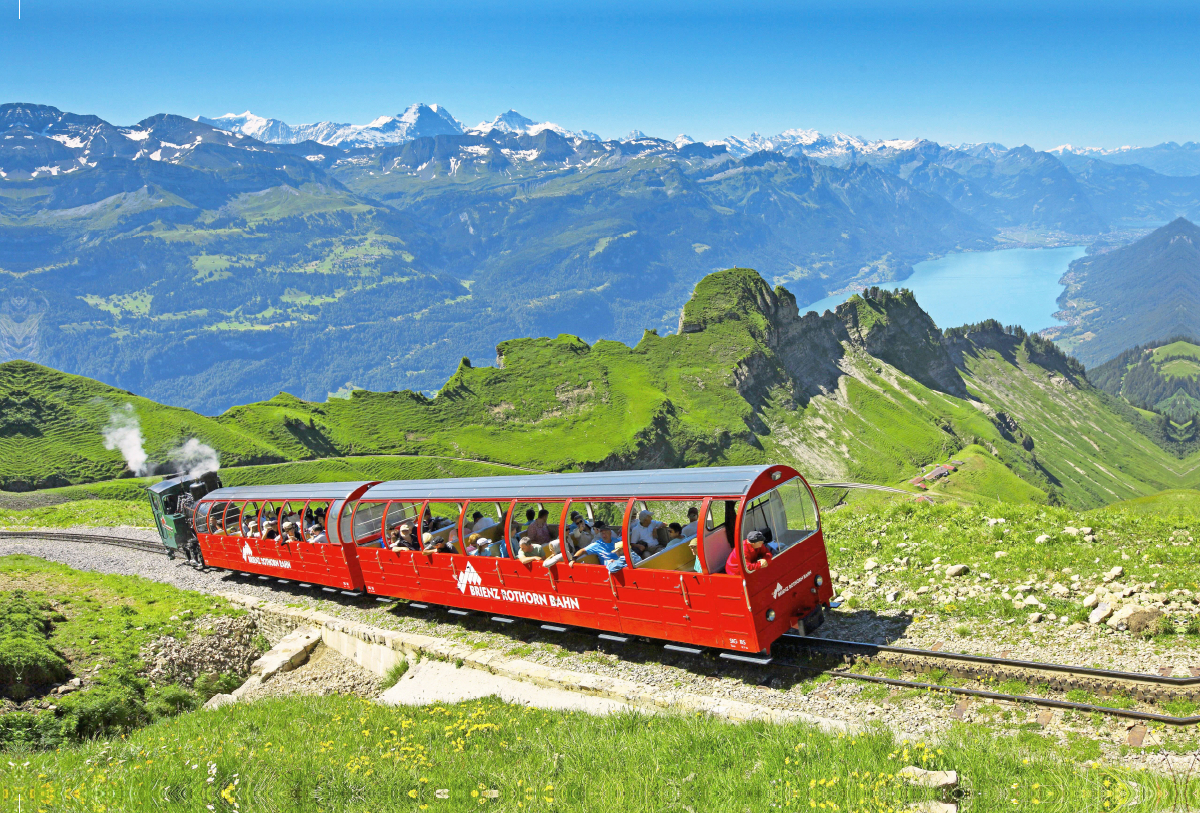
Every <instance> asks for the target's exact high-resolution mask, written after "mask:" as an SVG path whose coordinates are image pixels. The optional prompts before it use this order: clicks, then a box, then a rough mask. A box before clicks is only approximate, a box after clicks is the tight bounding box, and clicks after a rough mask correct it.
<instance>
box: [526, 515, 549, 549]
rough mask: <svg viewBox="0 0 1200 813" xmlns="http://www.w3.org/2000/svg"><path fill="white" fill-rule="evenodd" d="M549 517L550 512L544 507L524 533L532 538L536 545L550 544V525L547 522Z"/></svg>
mask: <svg viewBox="0 0 1200 813" xmlns="http://www.w3.org/2000/svg"><path fill="white" fill-rule="evenodd" d="M549 517H550V512H549V511H548V510H546V509H545V508H543V509H542V510H541V511H538V513H537V519H535V520H534V521H533V522H532V523H531V524H530V526H529V527H528V528H526V529H525V533H524V534H523V535H524V536H527V537H529V538H530V539H532V540H533V543H534V544H535V545H549V544H550V526H549V525H548V524H547V520H548V519H549Z"/></svg>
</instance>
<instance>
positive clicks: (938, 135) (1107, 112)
mask: <svg viewBox="0 0 1200 813" xmlns="http://www.w3.org/2000/svg"><path fill="white" fill-rule="evenodd" d="M0 2H2V3H3V7H4V11H3V13H2V14H0V66H2V67H0V101H23V102H38V103H43V104H51V105H54V106H56V107H59V108H62V109H64V110H71V111H73V112H79V113H95V114H97V115H99V116H101V117H103V118H105V119H108V120H110V121H112V122H114V123H117V124H131V123H133V122H135V121H137V120H139V119H142V118H145V117H146V116H150V115H153V114H155V113H159V112H173V113H180V114H184V115H188V116H195V115H197V114H204V115H219V114H221V113H227V112H241V111H243V110H246V109H249V110H252V111H254V112H255V113H258V114H260V115H266V116H273V117H276V118H281V119H283V120H284V121H287V122H290V123H300V122H309V121H319V120H334V121H342V122H355V123H365V122H366V121H369V120H370V119H372V118H374V117H376V116H378V115H381V114H385V113H395V112H399V111H400V110H402V109H403V108H404V107H406V106H407V105H408V104H410V103H412V102H415V101H424V102H429V103H434V102H436V103H440V104H442V105H445V106H446V107H447V108H448V109H449V110H450V112H451V113H453V114H454V115H455V116H456V117H457V118H458V119H460V120H461V121H464V122H466V123H467V124H474V123H476V122H478V121H480V120H482V119H485V118H488V119H490V118H492V117H493V116H495V115H496V114H498V113H500V112H502V111H504V110H506V109H508V108H510V107H513V108H516V109H517V110H519V111H520V112H522V113H524V114H525V115H527V116H530V117H531V118H534V119H537V120H549V121H554V122H557V123H559V124H562V125H563V126H566V127H570V128H574V129H588V130H593V131H595V132H598V133H600V134H601V135H602V136H605V137H614V136H621V135H624V134H625V133H627V132H628V131H629V130H631V129H633V128H635V127H636V128H638V129H641V130H644V131H646V132H647V133H650V134H652V135H660V136H666V137H673V136H675V135H676V134H678V133H687V134H689V135H691V136H693V137H694V138H698V139H712V138H721V137H724V136H726V135H730V134H733V135H742V136H744V135H747V134H749V133H750V132H752V131H758V132H760V133H763V134H773V133H777V132H779V131H781V130H784V129H787V128H791V127H806V128H816V129H818V130H821V131H822V132H833V131H837V130H841V131H843V132H847V133H851V134H855V135H863V136H868V137H882V138H893V137H896V138H907V137H913V136H922V137H927V138H933V139H935V140H938V141H942V142H948V143H958V142H963V141H970V142H974V141H999V142H1001V143H1004V144H1007V145H1009V146H1013V145H1016V144H1021V143H1027V144H1030V145H1032V146H1034V147H1037V148H1039V149H1046V148H1049V147H1053V146H1055V145H1058V144H1061V143H1064V142H1069V143H1073V144H1077V145H1091V146H1119V145H1122V144H1142V145H1148V144H1155V143H1158V142H1161V141H1167V140H1173V141H1180V142H1182V141H1187V140H1200V81H1197V80H1198V79H1200V47H1197V45H1196V43H1197V42H1200V36H1198V35H1200V8H1197V6H1198V5H1200V4H1184V3H1162V2H1160V3H1150V4H1146V3H1120V4H1117V3H1107V4H1106V3H1104V2H1091V3H1082V2H1080V3H1054V2H1037V3H1009V4H995V3H989V4H985V3H982V2H966V3H963V2H954V3H950V2H944V3H932V4H921V5H920V8H918V9H916V10H914V9H912V8H909V6H911V5H912V4H905V3H898V2H890V3H882V2H878V3H861V2H833V3H831V2H821V3H809V2H802V1H801V2H779V3H754V2H748V3H744V4H743V3H731V2H728V1H727V0H725V1H724V2H693V3H687V4H684V3H654V2H652V1H651V0H644V1H643V2H619V3H609V4H604V5H600V4H592V3H588V2H562V0H557V1H556V2H532V3H531V2H524V1H523V0H511V2H508V3H496V4H483V3H473V2H462V1H461V0H439V1H438V2H424V3H420V4H410V3H406V2H370V0H337V1H336V2H334V1H332V0H330V1H328V2H323V3H316V2H311V0H288V2H282V1H281V0H280V1H278V2H276V1H275V0H265V1H264V0H200V2H188V3H180V2H171V1H170V0H167V1H166V2H162V0H158V1H157V2H153V3H152V2H148V0H92V2H86V3H85V2H71V1H70V0H21V6H22V7H21V14H22V19H21V20H20V21H18V20H17V3H18V0H0Z"/></svg>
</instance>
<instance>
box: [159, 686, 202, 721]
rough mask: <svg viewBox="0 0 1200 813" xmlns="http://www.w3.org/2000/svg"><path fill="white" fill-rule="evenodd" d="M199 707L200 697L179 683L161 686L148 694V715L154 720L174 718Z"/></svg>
mask: <svg viewBox="0 0 1200 813" xmlns="http://www.w3.org/2000/svg"><path fill="white" fill-rule="evenodd" d="M199 707H200V698H199V696H198V695H197V694H196V693H195V692H193V691H190V690H189V689H186V688H184V687H183V686H180V685H179V684H178V683H172V684H170V685H168V686H159V687H156V688H153V689H151V690H150V691H148V692H146V713H147V714H149V715H150V717H151V718H152V719H154V720H161V719H163V718H164V717H174V716H175V715H176V714H182V713H183V712H185V711H194V710H195V709H197V708H199Z"/></svg>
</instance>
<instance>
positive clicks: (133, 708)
mask: <svg viewBox="0 0 1200 813" xmlns="http://www.w3.org/2000/svg"><path fill="white" fill-rule="evenodd" d="M145 691H146V681H145V680H143V679H142V678H140V677H138V676H137V674H136V673H135V672H133V671H132V670H131V669H124V668H119V667H118V668H113V669H111V670H109V672H108V673H107V674H106V675H105V676H104V678H103V679H102V681H101V682H100V683H98V684H97V685H95V686H93V687H91V688H90V689H87V690H86V691H82V692H75V693H73V694H69V695H67V696H66V697H64V698H63V699H62V700H61V701H59V708H60V709H61V711H62V713H63V718H64V719H65V720H67V721H69V727H70V728H71V729H72V730H73V733H74V734H75V736H77V737H83V738H86V737H104V736H112V735H115V734H120V733H123V732H125V731H129V730H130V729H133V728H135V727H137V726H140V725H145V724H146V723H148V722H150V715H149V713H148V712H147V711H146V705H145Z"/></svg>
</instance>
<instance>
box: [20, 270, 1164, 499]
mask: <svg viewBox="0 0 1200 813" xmlns="http://www.w3.org/2000/svg"><path fill="white" fill-rule="evenodd" d="M681 320H682V321H681V330H680V332H679V333H677V334H674V335H670V336H658V335H656V334H654V333H650V332H647V333H646V334H645V335H644V336H643V337H642V339H641V341H639V342H638V343H637V344H636V345H632V346H630V345H625V344H621V343H619V342H613V341H608V340H599V341H596V342H593V343H591V344H589V343H587V342H583V341H581V340H580V339H579V338H577V337H575V336H572V335H566V334H563V335H559V336H558V337H556V338H536V339H515V340H511V341H507V342H503V343H501V344H500V345H499V346H498V347H497V348H496V364H495V365H494V366H487V367H482V366H475V365H473V364H471V362H470V361H468V360H466V359H463V360H462V362H461V363H460V364H459V367H458V370H457V371H456V372H455V373H454V375H452V376H451V377H450V378H449V379H448V380H446V381H445V383H444V384H443V386H442V387H441V388H440V390H439V391H438V394H437V395H436V397H433V398H430V397H427V396H425V395H423V394H420V393H415V392H412V391H393V392H369V391H364V390H356V391H354V392H351V393H350V394H349V397H347V398H330V399H327V400H325V401H323V402H313V401H305V400H302V399H299V398H296V397H295V396H292V395H287V394H283V393H281V394H279V395H276V396H275V397H273V398H271V399H269V400H266V401H261V402H257V403H251V404H246V405H243V406H238V407H234V408H232V409H230V410H228V411H226V412H225V413H223V414H221V415H220V416H218V417H216V418H205V417H204V416H199V415H196V414H195V413H190V412H188V411H187V410H182V409H178V408H168V407H162V406H159V405H155V404H153V403H152V402H149V401H147V400H146V399H141V398H138V397H137V396H132V395H130V394H128V393H127V392H123V391H119V390H113V389H112V388H107V387H105V385H102V384H98V383H97V382H89V381H87V380H85V379H80V378H78V377H72V376H65V375H64V374H62V373H58V372H57V371H54V370H50V369H49V368H45V367H41V366H38V365H35V364H32V363H29V362H8V363H6V364H4V365H2V366H0V370H2V371H3V373H4V374H3V375H0V402H2V403H3V404H4V406H5V409H4V410H3V411H2V414H3V415H4V416H5V417H4V419H3V423H2V425H0V480H3V482H4V483H5V485H6V487H8V488H10V489H13V488H28V487H30V486H32V485H44V484H61V483H62V481H63V480H66V481H68V482H78V481H81V480H86V479H96V478H97V477H101V476H110V477H111V476H117V475H119V474H120V472H121V469H122V466H123V462H122V461H121V458H120V456H119V454H118V453H117V452H115V451H114V450H105V449H103V447H102V444H101V435H102V430H103V429H104V427H105V425H106V421H109V420H111V415H112V414H113V412H114V411H116V410H123V409H125V407H124V404H126V403H129V404H131V405H132V406H131V408H130V409H131V411H132V414H134V415H136V416H137V417H138V418H139V419H140V421H141V427H142V429H143V431H144V433H145V436H146V438H147V452H148V454H149V455H150V459H151V460H152V461H161V460H163V459H164V455H167V454H168V453H169V451H170V449H172V448H174V447H176V446H178V445H179V444H181V443H183V442H185V441H186V440H187V439H189V438H197V439H198V440H200V441H202V442H204V443H207V444H209V445H212V446H213V447H214V448H216V449H217V450H218V452H220V453H221V455H222V459H224V460H225V461H226V463H230V462H244V461H247V460H256V461H266V460H279V459H282V460H300V459H313V458H320V457H330V456H340V455H347V454H351V455H355V454H357V455H361V454H379V453H387V454H419V455H451V456H454V457H469V458H473V459H478V460H485V461H492V462H497V463H506V464H511V465H522V466H527V467H529V468H537V469H545V470H565V469H606V468H645V467H657V466H691V465H717V464H738V463H758V462H762V461H764V460H775V461H783V462H791V463H792V464H794V465H796V466H798V467H799V468H800V469H801V470H802V471H804V472H805V473H806V474H807V475H808V476H810V477H813V478H819V477H836V478H854V479H859V480H863V481H867V482H878V483H899V482H900V481H902V480H904V479H907V478H911V477H912V476H913V474H914V473H915V474H919V473H920V471H921V467H922V466H924V465H926V464H930V463H934V462H941V461H943V460H944V459H947V458H948V457H952V456H956V455H958V456H960V457H961V458H962V459H963V460H964V465H965V466H966V470H968V471H970V472H973V474H971V475H970V476H968V477H965V478H964V479H963V483H964V484H967V483H970V482H979V483H985V484H987V486H986V487H987V488H988V489H992V492H991V493H990V495H989V494H987V493H983V494H980V495H978V496H980V497H983V496H987V497H988V498H989V499H992V498H995V495H996V493H997V492H996V491H995V490H996V489H999V492H998V493H1001V494H1003V495H1007V496H1006V498H1007V499H1019V500H1034V501H1042V502H1046V501H1065V502H1067V503H1069V504H1072V505H1077V506H1081V507H1082V506H1095V505H1100V504H1106V503H1108V502H1112V501H1114V500H1117V499H1125V498H1128V497H1129V496H1131V495H1138V494H1148V493H1152V492H1154V491H1158V490H1161V489H1162V488H1165V487H1170V486H1171V485H1173V484H1175V485H1177V484H1178V483H1181V482H1185V481H1187V477H1186V476H1183V475H1181V474H1179V473H1177V472H1176V467H1177V466H1179V467H1181V468H1184V469H1186V465H1187V462H1186V461H1183V460H1179V459H1178V458H1177V457H1175V456H1173V455H1171V454H1169V453H1168V452H1166V451H1164V450H1163V449H1161V448H1159V447H1158V446H1156V445H1155V444H1153V443H1152V442H1150V441H1149V440H1148V438H1147V436H1146V434H1145V433H1144V432H1143V431H1141V429H1139V427H1138V426H1137V425H1136V424H1135V423H1131V422H1130V421H1129V420H1127V419H1126V418H1125V417H1123V416H1122V415H1120V414H1117V413H1114V412H1112V411H1111V410H1110V409H1108V408H1107V407H1106V406H1105V402H1104V400H1103V399H1102V398H1101V394H1097V393H1096V391H1095V390H1094V389H1093V388H1092V387H1091V385H1090V384H1089V383H1088V382H1087V380H1086V378H1084V377H1083V376H1082V375H1079V374H1078V373H1079V370H1078V368H1077V366H1072V365H1071V364H1070V363H1068V362H1069V360H1068V359H1066V357H1065V356H1063V355H1062V354H1061V352H1059V351H1058V350H1057V349H1055V348H1054V347H1053V345H1050V344H1049V343H1046V342H1042V343H1040V344H1039V343H1038V341H1037V340H1036V337H1033V336H1027V335H1024V334H1023V333H1013V332H1007V331H1005V330H1004V329H1003V328H1001V327H1000V326H999V325H997V324H994V323H990V324H983V325H978V326H969V327H967V328H963V329H961V330H955V331H947V332H946V333H943V332H941V331H940V330H938V329H937V327H936V326H935V325H934V324H933V323H932V321H931V320H930V319H929V317H928V315H927V314H925V313H924V311H922V310H921V309H920V307H919V305H918V304H917V303H916V301H915V299H913V297H912V294H911V293H910V292H907V291H903V290H901V291H895V292H889V291H882V290H878V289H868V290H867V291H865V292H864V295H861V296H858V295H856V296H855V297H852V298H851V299H850V300H849V301H848V302H846V303H844V304H843V305H841V306H839V307H838V308H837V309H836V312H835V311H827V312H825V313H824V314H816V313H812V312H810V313H807V314H803V315H801V314H800V313H799V311H798V310H797V308H796V306H795V299H794V297H793V296H792V295H791V294H790V292H788V291H787V290H786V289H785V288H782V287H779V286H776V287H774V288H772V287H771V286H769V285H768V284H767V282H766V281H765V280H763V279H762V277H761V276H760V275H759V274H757V273H756V272H754V271H752V270H750V269H743V268H734V269H728V270H725V271H721V272H717V273H714V274H710V275H708V276H706V277H705V278H704V279H702V280H701V281H700V283H698V284H697V285H696V287H695V290H694V291H693V295H692V297H691V298H690V299H689V302H688V304H687V306H685V308H684V311H683V315H682V317H681ZM873 352H879V353H881V354H882V355H886V356H887V358H886V359H885V358H882V357H881V356H876V355H873V354H872V353H873ZM1039 359H1040V360H1039ZM923 382H925V383H923ZM85 417H86V419H82V418H85ZM1070 427H1076V428H1075V429H1071V428H1070ZM1079 427H1083V428H1082V429H1080V428H1079ZM1092 427H1094V428H1095V430H1094V431H1093V429H1092ZM55 478H58V479H55Z"/></svg>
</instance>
